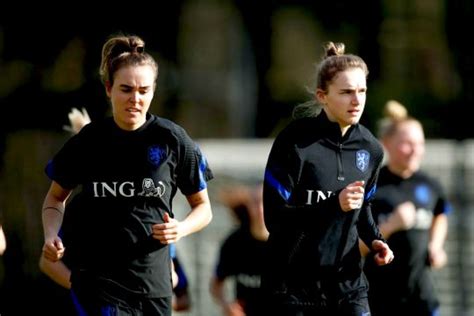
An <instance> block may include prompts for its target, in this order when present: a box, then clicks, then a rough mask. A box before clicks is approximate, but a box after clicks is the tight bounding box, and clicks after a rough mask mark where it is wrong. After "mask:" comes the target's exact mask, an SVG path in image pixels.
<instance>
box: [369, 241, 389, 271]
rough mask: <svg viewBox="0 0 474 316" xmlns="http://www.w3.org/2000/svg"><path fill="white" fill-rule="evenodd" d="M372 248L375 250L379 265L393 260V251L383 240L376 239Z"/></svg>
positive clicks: (376, 261)
mask: <svg viewBox="0 0 474 316" xmlns="http://www.w3.org/2000/svg"><path fill="white" fill-rule="evenodd" d="M372 250H373V251H374V252H375V256H374V260H375V263H377V265H379V266H383V265H386V264H389V263H390V262H392V261H393V258H394V255H393V251H392V250H391V249H390V247H389V246H388V245H387V244H386V243H384V242H383V241H381V240H374V241H373V242H372Z"/></svg>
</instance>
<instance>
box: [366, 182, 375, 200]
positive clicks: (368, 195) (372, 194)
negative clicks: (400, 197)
mask: <svg viewBox="0 0 474 316" xmlns="http://www.w3.org/2000/svg"><path fill="white" fill-rule="evenodd" d="M375 192H377V185H374V186H373V187H372V188H371V189H370V190H369V192H367V194H366V195H365V200H366V201H367V200H370V199H371V198H372V197H373V196H374V195H375Z"/></svg>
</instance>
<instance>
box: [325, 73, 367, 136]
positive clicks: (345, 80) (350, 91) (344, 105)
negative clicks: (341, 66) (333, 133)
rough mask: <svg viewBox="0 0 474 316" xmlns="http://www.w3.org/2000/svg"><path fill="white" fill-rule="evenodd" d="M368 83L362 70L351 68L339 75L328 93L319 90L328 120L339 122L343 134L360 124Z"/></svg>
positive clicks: (331, 84) (329, 87)
mask: <svg viewBox="0 0 474 316" xmlns="http://www.w3.org/2000/svg"><path fill="white" fill-rule="evenodd" d="M366 92H367V83H366V78H365V73H364V71H363V70H362V69H360V68H351V69H347V70H345V71H342V72H340V73H338V74H337V75H336V76H335V77H334V79H333V81H332V82H331V83H330V85H329V86H328V89H327V91H322V90H320V89H318V90H317V91H316V96H317V98H318V101H319V103H321V104H322V105H323V109H324V111H325V112H326V114H327V116H328V118H329V120H330V121H332V122H337V123H338V124H339V126H340V127H341V130H342V131H343V133H344V132H345V130H347V129H348V128H349V127H350V126H351V125H354V124H356V123H358V122H359V120H360V117H361V116H362V112H363V111H364V106H365V98H366Z"/></svg>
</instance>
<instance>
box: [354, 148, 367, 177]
mask: <svg viewBox="0 0 474 316" xmlns="http://www.w3.org/2000/svg"><path fill="white" fill-rule="evenodd" d="M369 159H370V154H369V152H368V151H367V150H364V149H361V150H358V151H357V152H356V167H357V169H359V170H360V171H362V172H365V171H366V170H367V169H368V168H369Z"/></svg>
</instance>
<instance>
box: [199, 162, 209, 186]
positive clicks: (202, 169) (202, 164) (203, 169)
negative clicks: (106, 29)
mask: <svg viewBox="0 0 474 316" xmlns="http://www.w3.org/2000/svg"><path fill="white" fill-rule="evenodd" d="M206 170H207V161H206V158H204V156H202V159H201V161H200V162H199V191H201V190H204V189H205V188H207V182H206V178H205V176H204V173H205V172H206Z"/></svg>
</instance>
